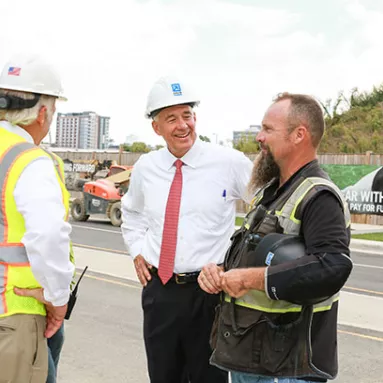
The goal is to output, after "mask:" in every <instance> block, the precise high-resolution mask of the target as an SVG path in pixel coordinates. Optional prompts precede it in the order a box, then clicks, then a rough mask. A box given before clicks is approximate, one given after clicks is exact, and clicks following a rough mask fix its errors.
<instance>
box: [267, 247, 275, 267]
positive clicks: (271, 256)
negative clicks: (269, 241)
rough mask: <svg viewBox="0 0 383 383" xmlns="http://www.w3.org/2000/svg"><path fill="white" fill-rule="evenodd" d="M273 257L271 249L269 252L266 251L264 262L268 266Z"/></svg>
mask: <svg viewBox="0 0 383 383" xmlns="http://www.w3.org/2000/svg"><path fill="white" fill-rule="evenodd" d="M273 258H274V253H272V252H271V251H269V253H268V254H267V256H266V260H265V264H266V265H267V266H270V264H271V261H272V260H273Z"/></svg>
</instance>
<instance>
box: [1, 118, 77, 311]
mask: <svg viewBox="0 0 383 383" xmlns="http://www.w3.org/2000/svg"><path fill="white" fill-rule="evenodd" d="M0 127H1V128H5V129H7V130H9V131H10V132H12V133H15V134H17V135H19V136H21V137H23V138H24V139H25V140H27V141H28V142H30V143H33V139H32V137H31V136H30V135H29V134H28V133H27V132H26V131H25V130H24V129H22V128H20V127H19V126H15V125H11V124H10V123H9V122H7V121H0ZM13 196H14V199H15V203H16V207H17V210H18V211H19V212H20V214H21V215H22V216H23V218H24V221H25V228H26V232H25V235H24V237H23V239H22V241H21V242H22V243H23V244H24V246H25V249H26V252H27V256H28V259H29V262H30V266H31V269H32V273H33V275H34V277H35V278H36V280H37V281H38V282H39V284H40V285H41V286H42V287H43V288H44V297H45V299H46V300H47V301H48V302H51V303H52V304H53V305H54V306H62V305H64V304H65V303H67V302H68V299H69V293H70V283H71V280H72V277H73V272H74V265H73V264H72V263H71V262H70V260H69V244H70V238H69V235H70V232H71V226H70V224H69V223H67V222H65V220H64V217H65V208H64V205H63V196H62V191H61V188H60V185H59V184H58V182H57V177H56V173H55V168H54V164H53V161H52V160H51V159H49V158H46V157H42V158H38V159H37V160H35V161H33V162H32V163H30V164H29V165H28V166H27V167H26V168H25V169H24V171H23V172H22V173H21V175H20V177H19V179H18V181H17V184H16V188H15V190H14V192H13Z"/></svg>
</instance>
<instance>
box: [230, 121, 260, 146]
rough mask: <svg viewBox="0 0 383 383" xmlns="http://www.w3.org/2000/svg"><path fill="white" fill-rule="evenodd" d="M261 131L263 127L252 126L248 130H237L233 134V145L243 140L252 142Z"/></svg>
mask: <svg viewBox="0 0 383 383" xmlns="http://www.w3.org/2000/svg"><path fill="white" fill-rule="evenodd" d="M260 130H261V125H250V126H249V128H248V129H245V130H235V131H234V132H233V145H237V144H238V142H239V141H241V140H251V139H254V141H255V137H256V136H257V134H258V133H259V131H260Z"/></svg>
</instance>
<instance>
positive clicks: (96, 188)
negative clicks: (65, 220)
mask: <svg viewBox="0 0 383 383" xmlns="http://www.w3.org/2000/svg"><path fill="white" fill-rule="evenodd" d="M124 169H125V168H124V167H118V166H115V167H114V166H112V167H111V168H110V172H109V176H108V177H106V178H100V179H98V180H96V181H90V182H86V183H85V184H84V186H83V192H82V197H81V198H76V199H74V200H73V201H72V205H71V214H72V217H73V219H74V220H75V221H86V220H87V219H88V218H89V217H90V216H91V215H92V214H105V215H106V216H107V217H108V218H109V219H110V222H111V223H112V225H113V226H121V223H122V218H121V197H122V196H123V195H124V194H125V193H126V191H127V190H128V187H129V181H130V175H131V172H132V169H133V166H129V167H127V170H124Z"/></svg>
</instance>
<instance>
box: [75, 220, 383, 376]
mask: <svg viewBox="0 0 383 383" xmlns="http://www.w3.org/2000/svg"><path fill="white" fill-rule="evenodd" d="M72 227H73V231H72V240H73V242H74V244H76V245H77V246H85V247H90V248H92V247H94V248H97V249H103V250H105V251H111V252H117V253H126V254H127V251H126V248H125V245H124V242H123V240H122V236H121V231H120V228H118V227H114V226H112V225H111V224H110V223H109V222H108V221H106V220H105V219H102V218H101V219H99V220H94V219H93V220H90V221H88V222H72ZM351 257H352V260H353V262H354V269H353V272H352V274H351V277H350V278H349V280H348V282H347V285H346V287H345V288H344V290H345V291H349V292H353V293H359V294H367V295H373V296H377V297H382V298H383V256H377V255H372V254H367V253H365V254H364V253H361V252H352V254H351ZM382 382H383V377H382Z"/></svg>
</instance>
